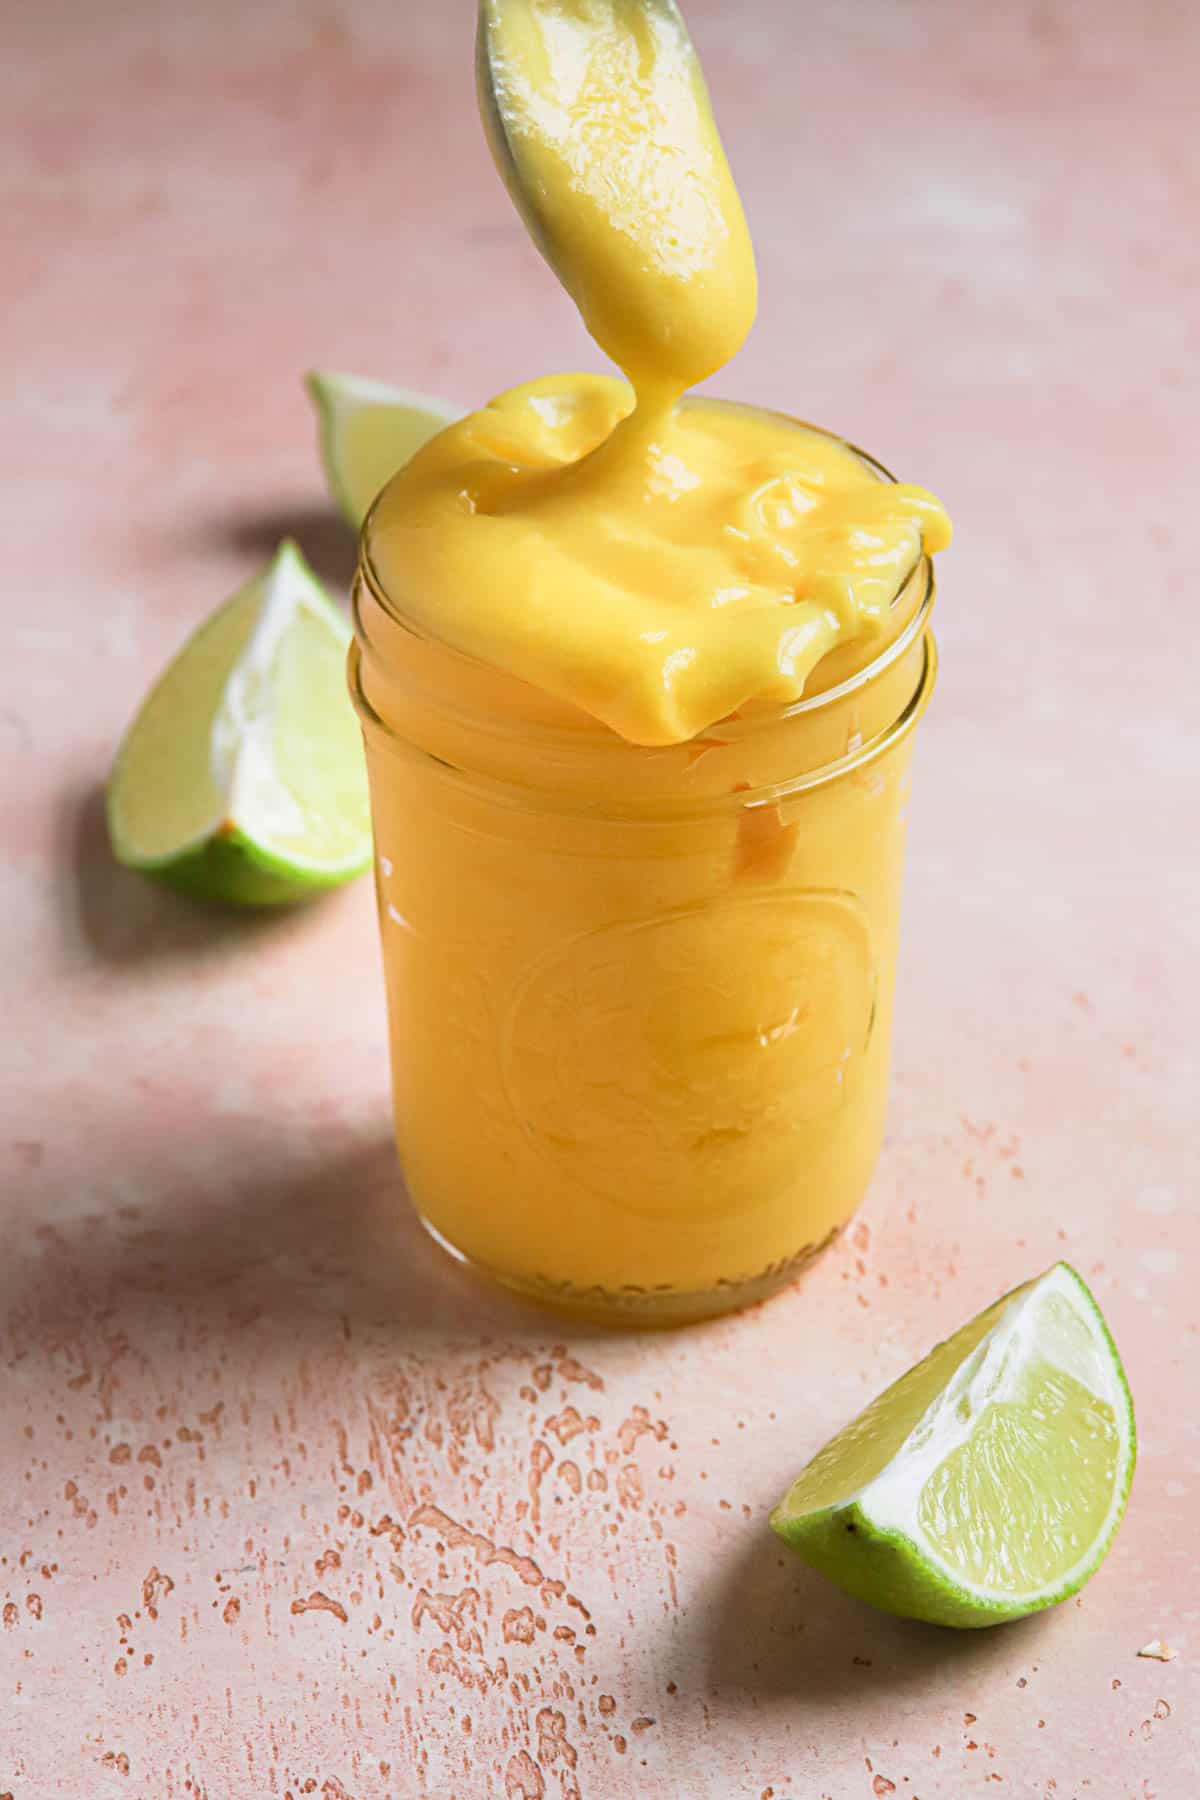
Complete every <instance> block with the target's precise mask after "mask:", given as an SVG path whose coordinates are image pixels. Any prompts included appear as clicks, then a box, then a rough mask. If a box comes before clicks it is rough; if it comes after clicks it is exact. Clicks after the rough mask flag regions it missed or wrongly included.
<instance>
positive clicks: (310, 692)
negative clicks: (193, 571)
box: [108, 543, 371, 905]
mask: <svg viewBox="0 0 1200 1800" xmlns="http://www.w3.org/2000/svg"><path fill="white" fill-rule="evenodd" d="M348 641H349V628H348V626H347V625H346V623H345V621H344V620H343V619H342V618H341V616H340V615H339V614H338V613H337V612H336V611H335V609H334V607H333V606H332V605H331V604H330V602H329V600H328V599H327V597H326V595H325V593H324V590H323V589H322V587H321V585H320V583H319V582H318V580H317V578H316V576H315V575H314V574H313V572H312V570H311V569H310V568H309V567H308V565H307V563H306V562H305V561H304V558H303V557H302V556H301V554H300V552H299V550H298V549H297V548H296V546H295V545H294V544H291V543H286V544H284V545H282V546H281V547H280V549H279V551H278V553H277V554H276V556H275V557H274V559H273V560H272V562H271V563H270V565H269V566H268V567H267V568H266V569H265V570H264V571H263V572H262V573H261V574H260V575H258V576H256V577H255V578H254V580H253V581H250V582H248V583H247V584H246V586H245V587H243V588H241V589H239V591H238V592H237V593H236V594H234V596H233V597H232V599H230V600H228V601H226V602H225V604H224V605H223V606H221V607H220V608H218V610H217V611H216V612H215V613H213V614H212V616H211V617H210V618H209V619H208V620H207V621H206V622H205V623H204V624H203V625H201V627H200V629H199V630H198V631H197V632H196V633H195V635H194V636H193V637H192V638H190V639H189V641H188V642H187V643H186V644H185V645H184V647H183V649H182V650H181V651H180V652H179V654H178V656H177V657H176V658H175V660H174V661H173V662H172V663H171V665H170V666H169V668H168V669H167V670H166V672H165V674H164V675H163V676H162V677H161V679H160V680H159V681H158V683H157V684H156V686H155V687H154V688H153V689H152V691H151V692H150V694H149V695H148V696H147V698H146V700H145V701H144V703H143V705H142V707H141V710H140V711H139V713H138V715H137V717H136V718H135V720H134V722H133V724H132V725H131V726H130V728H129V731H128V732H127V733H126V736H125V739H124V742H123V743H122V745H121V748H120V750H119V751H118V753H117V759H116V763H115V765H114V768H113V773H112V777H111V779H110V781H109V785H108V826H109V835H110V838H111V840H112V846H113V851H114V853H115V855H116V857H117V859H118V861H120V862H123V863H125V864H127V865H128V866H129V867H131V868H135V869H139V870H141V871H143V872H144V873H145V874H148V875H153V876H155V877H157V878H158V879H160V880H162V881H165V882H168V883H169V884H170V885H172V886H174V887H177V888H181V889H183V890H184V891H186V892H190V893H194V894H198V895H201V896H203V897H208V898H213V899H222V900H231V901H240V902H244V903H246V904H250V905H272V904H278V903H287V902H290V901H294V900H299V899H303V898H305V897H307V896H308V895H310V894H313V893H315V892H317V891H319V890H321V889H323V888H327V887H333V886H338V885H340V884H341V883H342V882H344V881H348V880H350V879H351V878H352V877H353V876H355V875H358V874H360V873H361V872H362V870H363V869H364V868H366V867H367V865H368V864H369V862H370V859H371V832H370V815H369V809H368V802H367V784H366V771H365V767H364V763H363V751H362V740H361V736H360V733H359V727H358V721H357V720H356V718H355V716H354V711H353V708H352V707H351V704H350V700H349V696H348V693H347V690H346V677H345V661H346V647H347V644H348Z"/></svg>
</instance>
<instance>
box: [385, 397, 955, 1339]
mask: <svg viewBox="0 0 1200 1800" xmlns="http://www.w3.org/2000/svg"><path fill="white" fill-rule="evenodd" d="M810 429H811V428H810ZM861 460H862V461H863V463H864V465H865V466H866V467H867V468H868V469H870V471H871V472H872V473H873V474H874V475H875V476H876V477H877V478H878V479H880V480H891V479H892V478H891V477H890V476H889V475H888V474H887V473H886V471H885V470H883V469H882V468H881V467H880V466H879V465H878V464H876V463H874V462H873V461H872V460H871V459H870V458H867V457H865V456H862V457H861ZM378 516H379V509H378V508H377V509H376V510H375V512H373V513H372V514H371V515H370V516H369V517H368V520H367V522H366V526H365V528H364V533H363V540H362V546H361V555H360V561H359V569H358V574H357V577H356V581H355V589H354V612H355V642H354V644H353V646H352V648H351V653H350V682H351V689H352V693H353V696H354V700H355V704H356V706H357V708H358V711H359V715H360V717H361V720H362V725H363V733H364V740H365V745H366V756H367V769H368V775H369V781H370V790H371V806H372V815H373V824H374V835H375V855H376V884H377V893H378V903H379V926H380V933H381V937H382V945H383V966H384V975H385V981H386V986H387V1005H388V1018H389V1028H390V1041H391V1065H392V1083H393V1092H394V1104H395V1126H396V1138H397V1143H398V1146H399V1153H400V1159H401V1163H402V1166H403V1171H404V1176H405V1181H406V1185H407V1188H408V1192H409V1195H410V1197H411V1200H412V1204H413V1205H414V1207H415V1208H416V1210H417V1212H418V1214H419V1215H420V1218H421V1220H422V1222H423V1223H424V1225H425V1227H426V1228H427V1230H428V1231H429V1232H430V1234H431V1235H432V1236H433V1237H434V1238H436V1239H437V1241H438V1242H439V1243H440V1244H442V1245H443V1246H444V1247H445V1248H446V1249H447V1250H448V1251H450V1252H451V1253H452V1254H453V1255H454V1256H456V1257H458V1258H460V1259H461V1260H462V1261H464V1262H466V1263H468V1264H470V1265H471V1266H472V1267H473V1268H475V1269H477V1270H479V1271H480V1272H482V1273H484V1274H486V1275H488V1276H490V1277H491V1278H492V1279H493V1280H495V1281H498V1282H501V1283H503V1284H504V1285H505V1286H506V1287H509V1288H512V1289H515V1290H516V1291H518V1292H519V1293H521V1294H523V1295H525V1296H527V1297H529V1298H532V1299H535V1300H538V1301H542V1302H544V1303H549V1304H551V1305H553V1306H555V1307H559V1308H567V1309H570V1310H573V1311H576V1312H579V1313H583V1314H587V1315H590V1316H593V1317H600V1318H606V1319H612V1320H621V1319H627V1320H630V1321H640V1322H644V1323H664V1324H666V1323H671V1322H683V1321H686V1320H692V1319H697V1318H702V1317H705V1316H708V1315H711V1314H715V1313H719V1312H722V1311H725V1310H728V1309H732V1308H735V1307H740V1306H745V1305H748V1304H750V1303H751V1302H753V1301H756V1300H760V1299H762V1298H763V1297H764V1296H765V1295H768V1294H770V1293H773V1292H774V1291H775V1290H776V1289H778V1288H780V1287H782V1286H784V1285H785V1284H786V1283H788V1282H790V1281H792V1280H793V1279H794V1278H795V1277H796V1276H797V1275H798V1274H799V1272H800V1271H801V1270H802V1269H803V1267H804V1266H805V1264H806V1263H807V1262H808V1261H809V1260H810V1259H811V1258H812V1257H814V1256H815V1255H817V1253H818V1252H819V1251H820V1250H822V1249H823V1248H824V1247H825V1246H826V1245H827V1244H828V1243H829V1242H830V1240H831V1239H832V1238H833V1237H834V1235H835V1234H836V1233H837V1232H838V1231H839V1230H840V1229H841V1228H842V1226H843V1225H844V1224H845V1223H846V1221H847V1219H848V1218H849V1217H850V1216H851V1214H852V1213H853V1212H854V1210H855V1208H856V1207H857V1206H858V1204H859V1202H860V1201H861V1199H862V1197H863V1194H864V1192H865V1190H866V1187H867V1184H868V1182H869V1180H870V1178H871V1174H872V1171H873V1169H874V1166H875V1162H876V1159H877V1157H878V1154H879V1149H880V1145H881V1142H882V1139H883V1132H884V1122H885V1114H886V1110H887V1097H888V1077H889V1051H890V1039H891V1025H892V1003H893V993H894V987H895V973H896V947H897V928H898V921H899V908H900V884H901V868H902V861H903V842H904V823H905V813H906V807H907V800H908V792H909V779H910V765H911V760H912V751H913V731H914V727H915V726H916V723H917V720H918V719H919V718H920V716H921V713H922V712H923V710H924V707H925V705H926V703H927V701H928V699H929V696H930V693H931V690H932V687H933V683H934V678H935V673H936V651H935V647H934V642H933V637H932V634H931V631H930V628H929V619H930V610H931V607H932V604H933V591H934V590H933V576H932V571H931V567H930V564H929V562H928V560H927V559H922V560H921V561H920V562H919V563H918V564H917V566H916V567H915V568H914V569H913V571H912V573H911V574H910V576H909V578H908V579H907V581H906V582H905V584H904V586H903V587H902V589H901V591H900V592H899V594H898V595H897V596H896V599H895V601H894V602H893V604H892V607H891V609H890V614H889V617H888V622H887V625H886V627H885V628H884V629H883V630H882V631H879V632H877V633H876V634H875V635H874V636H873V637H872V638H871V639H870V640H869V641H868V640H865V639H864V640H861V641H857V642H854V643H851V644H848V645H845V646H843V647H842V648H840V649H839V650H837V651H835V652H833V653H832V654H831V655H829V656H827V657H826V658H825V660H824V661H823V662H822V663H821V664H820V665H819V666H818V668H817V670H816V671H815V672H814V675H813V677H812V678H811V679H810V682H809V685H808V689H807V690H806V692H805V695H804V697H803V698H802V699H801V700H799V701H797V702H795V703H794V704H792V705H789V706H786V707H783V708H778V707H776V708H772V709H769V710H768V709H762V710H747V711H745V712H744V713H742V714H740V715H738V716H735V717H733V718H729V719H725V720H722V721H721V722H720V723H718V724H716V725H713V726H712V727H710V728H709V729H708V730H707V731H705V732H704V734H703V735H702V736H700V737H698V738H696V739H693V740H691V741H690V742H687V743H683V744H679V745H671V746H668V747H665V748H643V747H640V746H637V745H634V744H631V743H628V742H627V741H625V740H624V739H622V738H620V737H618V736H617V735H616V734H615V733H613V732H612V731H611V730H610V729H609V728H608V727H606V726H604V725H602V724H600V723H599V722H597V721H596V720H594V719H592V718H590V717H588V716H587V715H585V714H583V713H581V712H578V711H575V710H574V709H572V708H571V707H570V706H568V705H566V704H564V703H562V702H560V701H557V700H555V699H552V698H551V697H550V696H548V695H546V694H544V693H542V692H540V691H538V690H535V689H534V688H531V687H529V686H528V685H526V684H524V683H523V682H521V681H519V680H517V679H516V678H514V677H513V676H511V675H508V674H505V673H503V672H501V671H500V670H498V669H495V668H491V667H488V666H485V665H483V664H481V663H479V662H476V661H474V660H472V659H471V658H469V657H467V656H464V655H462V654H461V653H460V652H458V651H457V650H455V649H453V648H452V647H450V646H449V645H448V644H446V643H443V642H440V641H438V640H437V639H436V638H435V637H432V636H430V635H428V633H427V632H424V631H420V630H417V629H416V628H415V627H414V625H413V623H412V622H411V621H410V620H409V619H408V618H407V617H406V614H405V608H404V601H403V596H402V595H399V594H395V593H389V592H386V591H385V589H384V587H383V586H382V584H381V582H380V579H379V575H378V571H377V567H376V562H375V559H374V557H373V555H372V534H373V531H374V530H376V529H377V523H376V522H377V519H378ZM425 610H426V613H427V611H428V608H427V607H426V609H425Z"/></svg>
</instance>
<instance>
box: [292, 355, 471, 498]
mask: <svg viewBox="0 0 1200 1800" xmlns="http://www.w3.org/2000/svg"><path fill="white" fill-rule="evenodd" d="M306 385H307V387H308V391H309V394H310V395H311V397H312V401H313V404H314V406H315V407H316V409H317V417H318V420H319V422H320V444H321V461H322V463H323V465H324V468H325V479H326V480H327V482H328V483H329V490H330V493H331V494H332V495H333V498H334V500H335V501H336V502H337V504H338V506H339V507H340V509H341V511H342V513H343V514H344V515H345V517H346V519H347V520H348V521H349V523H350V524H351V525H353V527H354V529H355V530H356V531H357V530H358V528H359V527H360V526H361V524H362V522H363V520H364V519H365V517H366V515H367V511H368V509H369V507H370V505H371V502H372V501H373V500H374V498H375V496H376V494H378V492H379V490H380V489H381V488H382V487H383V486H384V485H385V484H386V483H387V482H389V481H390V480H391V478H392V476H393V475H394V474H395V473H396V471H397V469H400V468H402V467H403V466H404V464H405V463H406V462H407V461H408V460H409V458H410V457H412V456H415V455H416V453H417V451H418V450H419V449H420V448H421V446H422V444H425V443H427V442H428V441H429V439H430V438H431V437H435V436H436V435H437V433H438V432H439V431H441V429H442V428H443V426H445V425H449V424H450V422H451V421H452V420H453V419H457V418H460V417H461V414H460V413H459V412H458V411H457V410H456V409H455V408H454V407H452V406H449V405H447V403H446V402H445V401H444V400H436V399H434V398H433V397H432V396H431V395H429V394H414V393H411V392H410V391H409V390H408V389H407V388H398V387H390V386H389V385H388V384H387V383H386V382H383V381H373V380H371V379H369V378H368V377H367V376H364V375H337V374H332V373H329V372H327V371H321V370H314V371H313V372H312V374H310V375H309V376H308V377H307V383H306Z"/></svg>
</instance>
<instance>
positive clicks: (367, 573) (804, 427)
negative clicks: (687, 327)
mask: <svg viewBox="0 0 1200 1800" xmlns="http://www.w3.org/2000/svg"><path fill="white" fill-rule="evenodd" d="M680 405H681V406H682V407H683V408H685V409H687V408H690V407H692V406H705V407H714V406H715V407H718V408H720V409H723V410H727V411H730V412H752V413H760V414H762V415H763V416H764V417H766V418H772V419H781V420H783V421H784V422H785V423H786V424H788V425H793V426H795V427H796V428H797V429H798V430H801V431H808V432H812V433H813V434H814V435H815V436H817V437H821V438H825V439H826V440H827V441H828V442H829V443H833V444H839V445H841V446H842V448H843V449H846V450H849V451H850V452H851V453H852V454H853V455H854V456H855V457H857V459H858V461H859V462H860V463H861V464H862V466H863V467H864V468H865V469H867V470H869V471H870V473H871V474H872V475H874V477H875V478H876V480H877V481H880V482H884V483H887V484H888V485H890V486H893V487H894V486H896V477H895V476H894V475H893V474H892V472H891V470H890V469H888V468H887V467H886V466H885V465H884V464H883V463H881V462H880V461H879V459H878V458H877V457H874V456H872V455H871V454H870V453H869V451H866V450H861V449H860V448H859V446H858V445H857V444H854V443H852V442H851V441H850V439H849V438H844V437H841V436H839V434H838V433H837V432H836V431H828V430H827V429H826V428H825V427H824V426H823V425H813V424H811V423H810V422H809V421H808V420H807V419H798V418H796V417H795V416H794V415H793V414H791V413H785V412H782V411H780V409H779V408H777V407H770V406H757V405H754V404H752V403H750V402H747V401H742V400H725V399H722V398H720V397H719V396H717V395H707V394H705V395H696V394H685V395H684V396H683V399H682V400H681V401H680ZM383 491H385V490H381V493H380V495H377V496H376V498H375V500H374V502H373V503H372V505H371V506H370V508H369V509H368V512H367V515H366V518H365V519H364V520H363V526H362V532H361V536H360V539H359V559H358V573H359V576H360V577H361V579H362V580H363V582H364V583H365V585H366V586H367V588H368V589H369V590H370V594H371V598H372V599H373V600H374V601H375V603H376V604H377V605H378V606H379V607H380V609H381V610H382V612H383V613H384V614H385V615H386V617H387V618H388V619H389V620H390V622H391V623H392V624H393V625H395V626H397V627H398V628H399V629H400V630H402V631H406V632H407V633H408V634H409V636H410V637H413V638H415V639H417V640H419V641H420V642H423V643H428V644H434V645H436V646H437V648H438V649H440V650H444V651H445V652H446V653H447V654H448V655H449V656H451V657H454V658H461V659H462V661H464V662H467V663H475V662H476V661H477V659H476V658H474V657H472V656H471V655H470V654H469V652H467V651H464V650H460V649H458V648H457V646H455V645H453V644H450V643H448V642H447V641H446V639H444V638H440V637H438V636H437V635H436V633H434V632H430V631H427V630H422V629H420V628H419V627H418V626H417V625H416V624H415V623H414V621H413V620H412V618H411V617H410V616H409V614H407V613H406V612H405V611H404V609H403V607H402V606H401V605H400V604H399V602H398V601H397V599H396V597H395V595H394V594H392V593H390V592H389V591H388V589H387V588H386V586H385V585H384V583H383V581H382V580H381V578H380V575H379V571H378V569H377V568H376V566H375V562H374V559H373V557H372V555H371V524H372V520H373V519H374V516H375V510H376V508H377V507H378V505H379V500H380V497H381V495H382V492H383ZM914 580H922V581H923V583H924V586H923V591H922V593H921V595H920V598H919V601H918V604H917V607H916V610H915V612H914V614H913V619H912V620H910V621H909V624H908V625H906V626H905V628H904V630H903V631H902V632H900V633H899V635H898V636H897V637H895V638H893V639H892V641H891V642H890V643H889V644H887V645H885V646H884V648H883V649H882V650H881V651H880V653H879V655H878V656H877V657H874V658H873V659H872V660H871V661H870V662H868V663H865V664H864V665H863V666H862V668H860V669H856V670H855V672H854V673H853V674H852V675H848V676H847V677H846V679H845V680H844V681H840V682H838V683H836V685H835V686H833V687H829V688H824V689H822V690H821V691H820V692H818V693H815V694H802V695H801V696H800V698H799V699H798V700H792V701H790V702H789V703H788V704H787V705H786V706H781V707H764V708H763V709H762V711H761V712H755V713H753V714H751V715H750V716H748V717H746V718H725V719H719V720H714V721H713V723H712V725H710V726H708V727H707V728H706V730H707V731H710V732H711V731H713V730H716V729H719V730H720V732H721V736H722V740H723V741H726V742H737V741H740V740H741V739H742V738H745V737H747V736H750V735H751V734H752V733H754V732H755V731H757V730H760V729H763V728H766V727H772V726H777V725H782V724H786V723H787V721H788V720H790V719H793V718H802V717H805V716H809V715H811V714H812V713H815V712H818V711H820V710H821V709H822V708H824V707H831V706H835V705H837V704H838V702H839V701H842V700H845V699H846V698H847V697H848V696H849V695H851V694H854V693H856V692H857V691H858V690H859V689H860V688H862V687H865V686H867V685H868V684H869V683H870V682H871V681H873V680H874V679H875V677H876V676H877V675H881V674H882V673H883V672H884V670H885V669H887V668H888V667H890V665H891V663H892V662H893V661H894V660H895V659H896V657H897V656H899V655H902V654H903V652H904V651H905V650H906V649H907V648H908V647H909V645H910V644H911V643H912V638H913V627H914V624H915V623H916V621H918V620H921V621H924V620H925V619H927V617H928V614H929V610H930V608H931V606H932V604H933V596H934V579H933V565H932V562H931V560H930V558H929V557H928V556H927V555H924V554H923V555H922V556H921V557H920V558H919V559H918V560H917V562H916V563H914V564H913V566H912V568H911V569H910V570H909V572H908V574H907V575H906V576H905V578H904V580H903V581H902V582H901V583H900V585H899V587H898V588H897V589H896V592H895V594H894V595H893V597H892V600H891V602H890V604H889V610H891V609H892V608H895V607H896V606H898V605H899V604H900V601H901V599H902V598H903V596H904V595H905V594H906V593H908V591H909V587H910V584H911V583H912V582H913V581H914ZM351 607H352V611H353V615H354V628H355V632H356V634H357V635H358V636H359V637H360V638H361V639H362V640H363V641H364V642H368V643H369V641H370V640H369V636H368V634H367V632H366V630H365V626H364V622H363V618H362V608H361V606H360V605H359V600H358V593H357V584H356V587H355V591H354V593H353V594H352V596H351ZM919 628H920V627H918V629H919ZM518 679H519V678H518ZM446 710H453V709H446ZM597 724H599V721H597ZM488 729H489V731H491V732H492V733H493V734H494V735H496V736H498V737H518V736H519V737H521V738H523V739H525V740H527V741H528V740H532V741H534V742H536V743H540V744H545V745H546V746H547V747H553V746H566V745H569V744H578V741H579V733H578V732H577V731H574V730H570V729H566V728H561V727H558V726H554V725H546V724H542V723H537V724H531V723H529V722H528V721H524V720H523V721H521V722H520V724H519V725H518V724H516V723H514V724H512V725H509V724H508V723H507V721H504V720H501V719H499V718H497V717H495V716H493V717H491V718H489V720H488ZM614 735H616V734H614ZM701 735H703V734H701ZM667 747H668V748H669V747H670V746H667Z"/></svg>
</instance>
